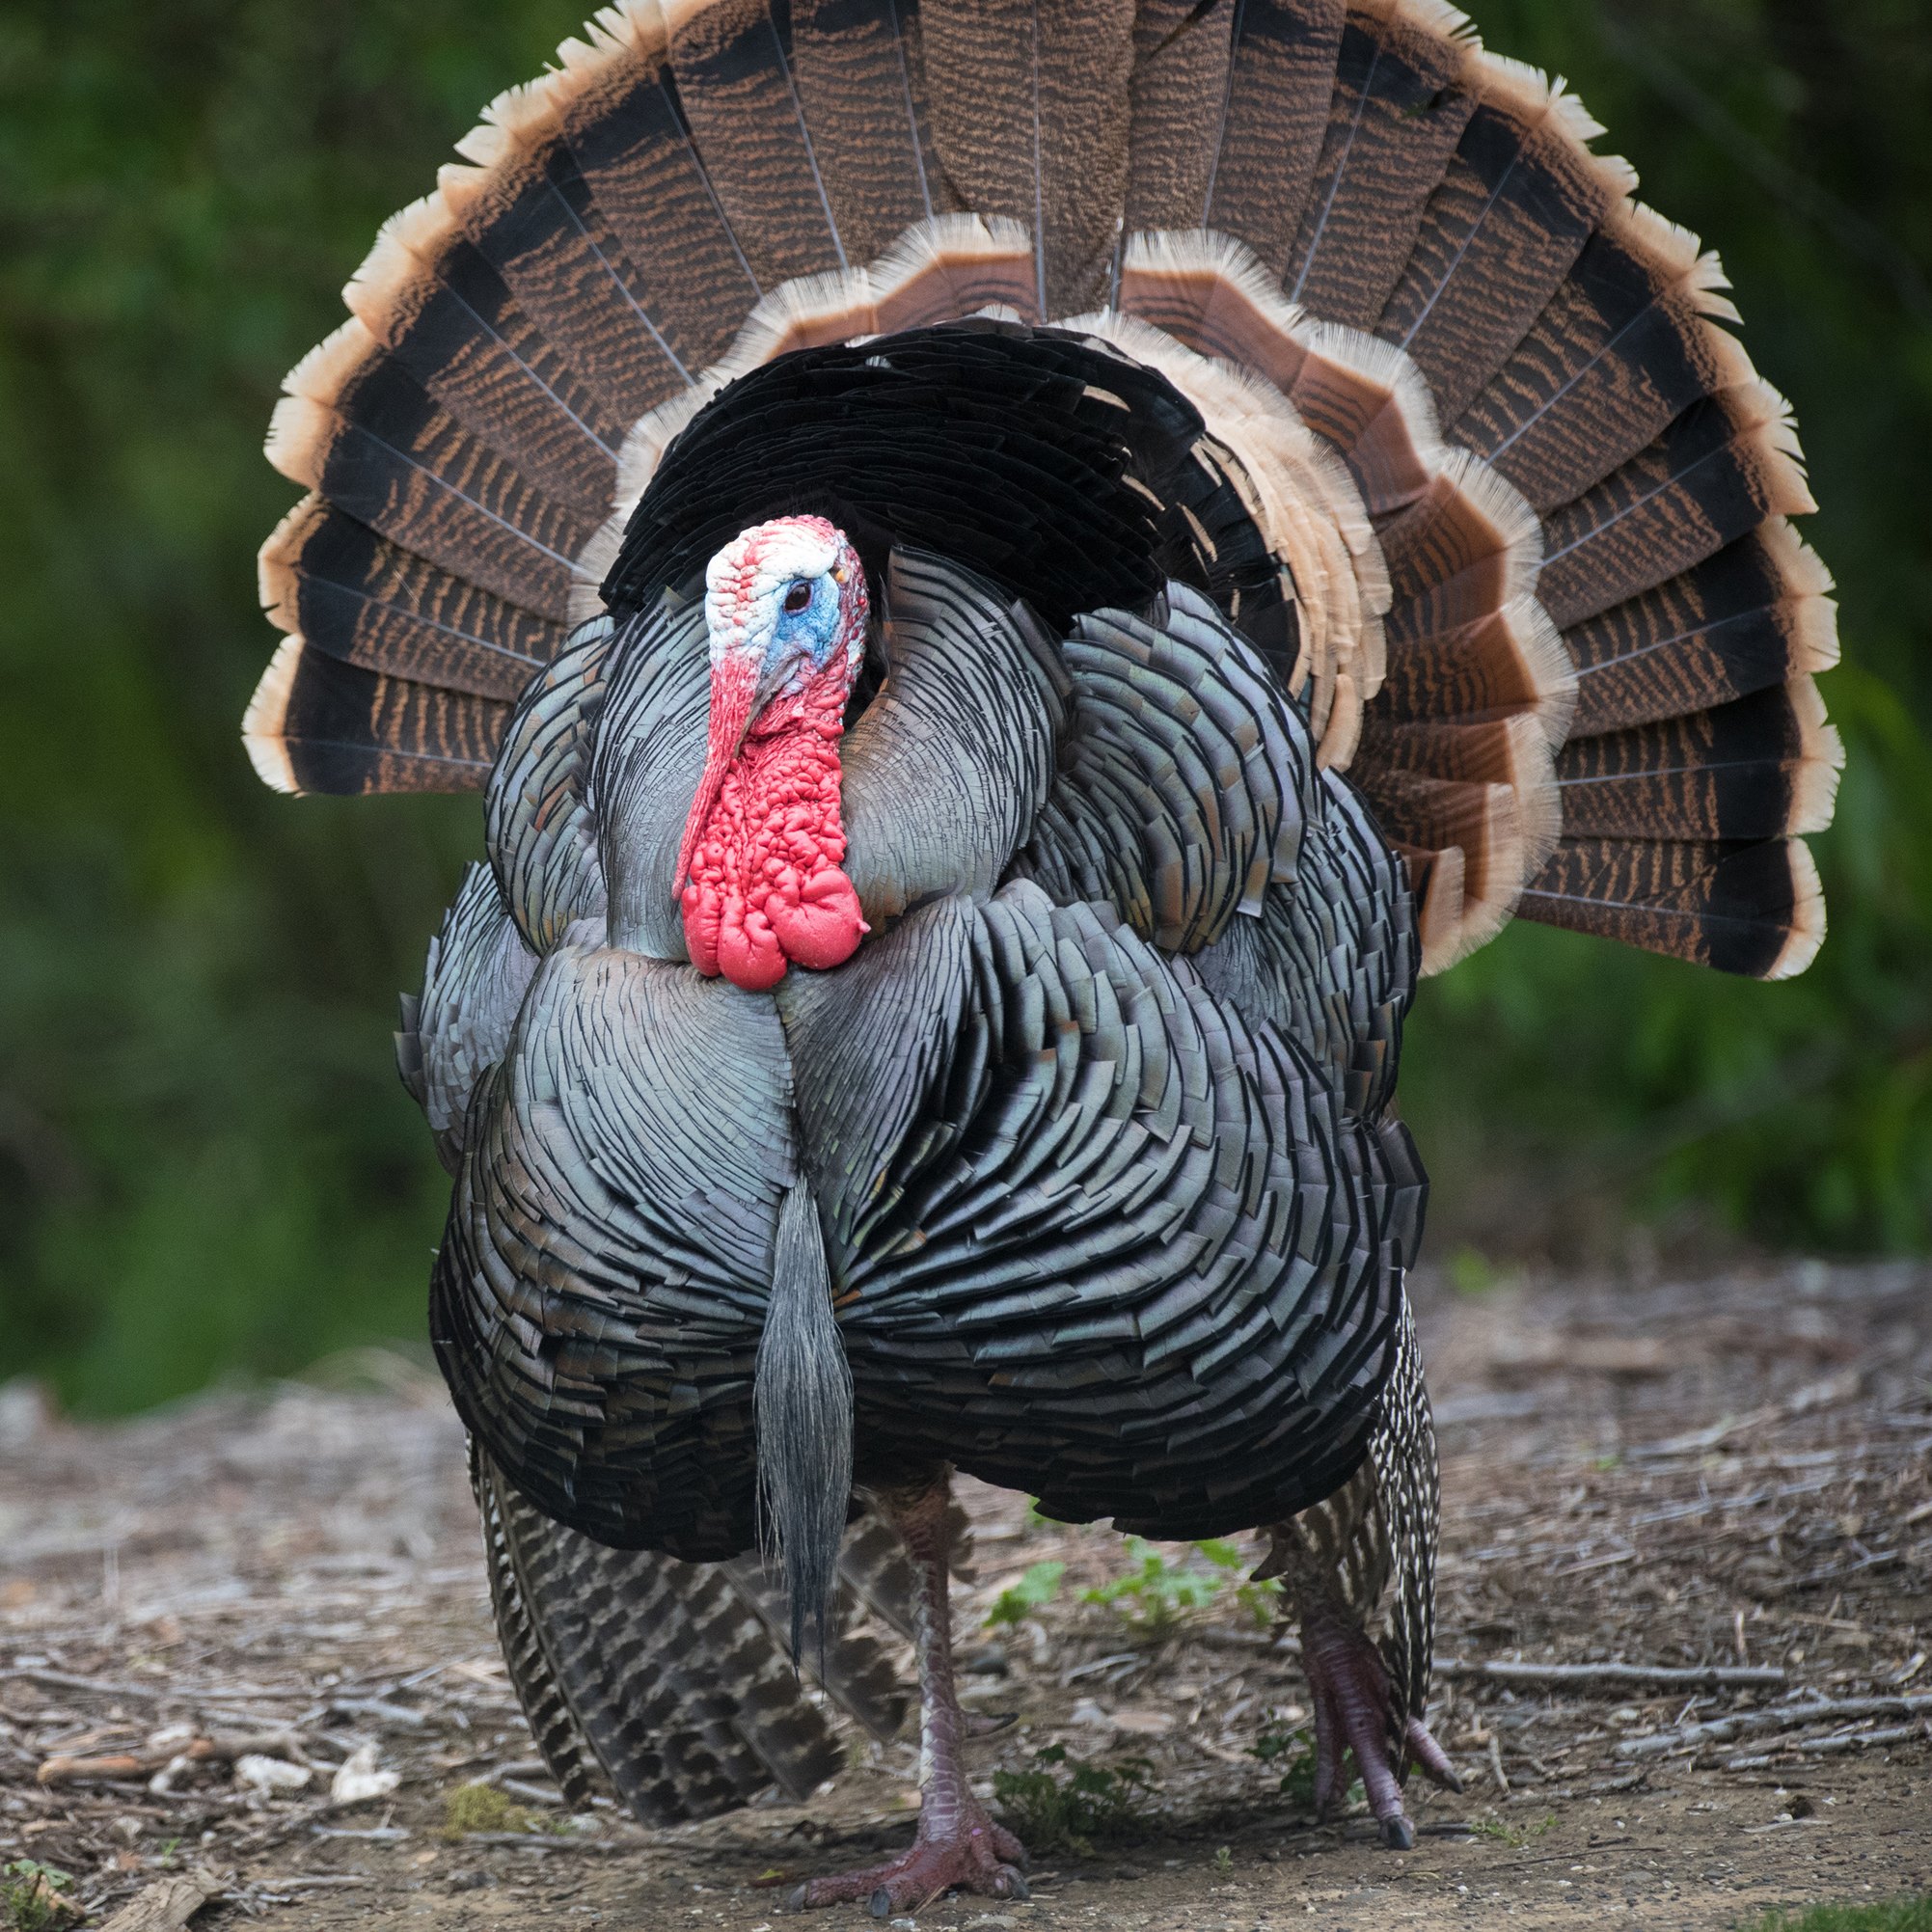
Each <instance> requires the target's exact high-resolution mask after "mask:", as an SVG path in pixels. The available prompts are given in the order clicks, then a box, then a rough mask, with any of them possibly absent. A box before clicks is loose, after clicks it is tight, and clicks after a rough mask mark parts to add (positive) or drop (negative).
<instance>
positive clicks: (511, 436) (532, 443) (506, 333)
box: [342, 195, 626, 520]
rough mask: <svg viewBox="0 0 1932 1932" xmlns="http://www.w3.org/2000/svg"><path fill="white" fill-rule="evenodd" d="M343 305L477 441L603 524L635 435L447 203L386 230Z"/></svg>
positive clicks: (415, 210) (409, 213) (429, 204)
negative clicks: (521, 306) (624, 449)
mask: <svg viewBox="0 0 1932 1932" xmlns="http://www.w3.org/2000/svg"><path fill="white" fill-rule="evenodd" d="M342 299H343V300H344V301H345V302H346V303H347V304H348V306H349V309H350V312H351V313H353V314H354V315H355V316H356V318H357V319H358V320H359V321H360V322H361V323H362V324H363V326H364V327H365V328H366V329H367V331H368V332H369V334H370V335H371V336H372V337H373V338H374V339H375V340H376V341H378V342H380V343H381V344H382V346H383V348H384V349H385V350H386V351H387V352H388V354H389V355H391V356H392V357H394V358H395V361H396V362H397V363H399V364H400V365H401V366H402V367H404V368H405V369H407V370H408V371H409V373H410V374H411V375H412V376H413V377H414V378H415V379H416V381H417V382H419V383H420V384H421V385H422V388H423V389H424V390H425V391H426V392H427V393H428V394H429V395H431V396H433V397H434V398H435V399H436V401H437V402H438V403H440V404H441V405H442V406H443V407H444V408H445V409H447V410H448V411H449V414H450V415H451V416H452V417H453V418H454V419H455V420H456V422H458V423H460V424H461V425H462V427H463V429H464V430H465V431H466V432H467V433H468V434H469V435H471V436H473V437H475V438H476V441H477V442H478V443H481V444H484V445H486V446H487V447H488V448H490V449H494V450H496V451H497V452H498V454H500V455H502V456H504V457H506V458H507V459H508V460H509V461H510V462H511V463H513V464H514V465H515V466H516V467H517V469H518V470H519V471H520V472H521V473H522V474H523V475H524V476H528V477H529V478H530V479H531V482H533V483H535V484H536V485H538V486H539V487H541V488H543V489H545V490H546V491H548V492H549V493H550V494H551V495H553V496H555V497H556V498H557V499H558V501H559V502H561V503H567V504H568V505H569V506H570V507H571V508H572V509H573V510H575V511H576V513H577V514H578V515H579V516H580V517H585V518H589V519H592V520H595V519H598V518H601V517H602V516H603V514H604V512H605V510H606V508H607V507H608V505H609V503H610V501H611V489H612V484H613V483H614V482H615V480H616V465H617V450H618V449H619V448H620V447H621V445H622V441H623V432H624V428H625V426H626V425H625V424H624V423H623V422H619V421H618V420H617V419H616V418H615V417H613V416H612V415H611V414H610V412H609V411H608V410H607V409H606V408H605V407H604V405H603V403H602V402H601V400H600V398H599V397H598V396H596V395H594V394H593V393H592V392H590V391H589V390H587V389H586V388H585V386H584V385H583V384H582V383H581V382H579V381H578V380H577V378H576V376H575V375H574V374H573V373H572V371H571V369H570V367H569V366H568V365H567V364H566V363H565V362H564V361H563V359H562V358H561V357H560V356H558V354H557V352H556V350H555V349H553V348H552V347H551V346H550V344H549V343H548V342H546V341H545V340H544V339H543V337H542V336H541V334H540V333H539V332H538V331H537V330H536V329H534V328H533V327H531V323H530V321H529V319H528V317H526V316H525V315H524V314H523V313H522V312H521V311H520V310H518V308H517V306H516V302H515V298H514V297H513V296H512V295H511V293H510V291H509V287H508V285H507V284H505V283H504V281H503V277H502V276H500V275H499V274H498V273H497V272H496V270H495V269H493V268H492V267H491V266H490V264H489V263H488V262H487V261H485V260H484V259H483V258H482V257H481V256H480V255H479V254H478V253H477V252H476V249H475V248H474V247H473V246H472V245H471V244H470V243H469V242H468V241H467V240H466V239H465V238H464V236H463V235H462V233H461V231H460V230H458V228H457V227H456V224H455V222H454V220H453V219H452V218H451V216H450V215H449V209H448V207H447V206H446V205H445V204H444V203H443V200H442V198H441V196H437V195H432V196H430V197H428V198H427V199H426V200H424V201H421V202H417V203H415V204H413V205H411V206H410V207H407V208H404V209H403V210H402V212H401V213H400V214H397V215H394V216H392V217H391V218H390V220H389V221H387V222H386V223H384V225H383V229H382V232H381V234H380V235H379V236H378V237H377V239H376V245H375V247H374V248H373V249H371V250H370V251H369V255H368V257H367V259H366V260H365V261H364V263H363V265H362V266H361V267H360V268H359V269H357V270H356V272H355V274H354V275H353V276H352V277H351V278H350V280H349V285H348V286H347V287H346V288H345V289H344V290H343V291H342Z"/></svg>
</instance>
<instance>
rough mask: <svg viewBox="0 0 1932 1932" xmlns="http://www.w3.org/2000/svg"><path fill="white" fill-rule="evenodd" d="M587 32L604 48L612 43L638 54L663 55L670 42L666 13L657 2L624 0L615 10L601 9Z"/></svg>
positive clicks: (651, 0) (612, 8)
mask: <svg viewBox="0 0 1932 1932" xmlns="http://www.w3.org/2000/svg"><path fill="white" fill-rule="evenodd" d="M585 31H586V32H587V33H588V34H589V35H590V36H591V38H592V40H593V41H596V42H597V43H598V44H599V45H600V46H601V45H603V44H606V43H608V44H609V45H611V46H614V47H623V48H628V49H629V50H630V51H631V52H633V53H637V54H642V55H649V54H653V53H659V54H661V53H662V52H663V51H664V45H665V40H666V31H665V19H664V10H663V8H661V7H660V6H659V5H658V4H657V0H621V4H619V5H617V6H614V7H600V8H599V9H598V10H597V12H596V14H594V15H593V16H592V18H591V20H590V24H589V26H588V27H587V28H586V29H585ZM564 44H565V45H566V46H568V45H569V44H570V43H569V42H568V41H565V42H564Z"/></svg>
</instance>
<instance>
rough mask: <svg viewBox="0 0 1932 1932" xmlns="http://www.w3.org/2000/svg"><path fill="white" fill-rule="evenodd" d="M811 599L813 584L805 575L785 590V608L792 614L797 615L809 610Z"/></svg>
mask: <svg viewBox="0 0 1932 1932" xmlns="http://www.w3.org/2000/svg"><path fill="white" fill-rule="evenodd" d="M811 601H812V586H811V585H810V584H809V583H808V582H807V581H806V580H805V579H804V578H803V577H801V578H800V579H799V581H798V582H797V583H796V584H794V585H792V587H791V588H790V589H789V590H787V591H786V592H785V610H786V612H787V613H788V614H790V615H791V616H794V617H796V616H797V615H798V614H799V612H801V611H807V610H809V609H810V608H811Z"/></svg>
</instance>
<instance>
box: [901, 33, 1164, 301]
mask: <svg viewBox="0 0 1932 1932" xmlns="http://www.w3.org/2000/svg"><path fill="white" fill-rule="evenodd" d="M919 17H920V22H921V28H922V32H923V34H924V44H925V56H926V70H927V78H928V83H929V86H930V90H931V102H932V113H933V130H934V136H935V143H936V146H937V148H938V150H939V166H940V171H941V175H942V177H943V179H944V180H945V182H946V184H947V186H948V188H949V189H950V191H951V194H952V196H953V197H954V198H955V202H956V204H957V205H958V206H961V207H966V208H970V209H972V210H974V211H975V212H977V213H980V214H987V215H1003V216H1006V217H1008V218H1009V219H1011V220H1014V221H1019V222H1022V223H1024V224H1025V226H1026V228H1027V230H1028V231H1029V232H1030V233H1031V234H1032V236H1033V238H1034V249H1035V255H1036V269H1035V286H1034V296H1033V301H1032V302H1031V303H1030V304H1029V305H1028V309H1027V311H1025V312H1023V313H1029V314H1030V316H1031V317H1032V318H1033V319H1036V320H1040V321H1045V320H1046V319H1048V317H1049V316H1052V315H1068V314H1074V313H1079V312H1081V311H1084V310H1087V309H1091V308H1094V307H1095V306H1097V305H1098V304H1099V303H1100V302H1102V300H1104V299H1105V287H1106V281H1107V273H1108V269H1109V266H1110V264H1111V261H1112V259H1113V253H1114V244H1115V240H1116V237H1117V234H1118V231H1119V223H1120V211H1121V206H1122V201H1123V197H1124V195H1125V191H1126V182H1127V152H1128V124H1129V108H1128V76H1129V72H1130V70H1131V68H1132V63H1133V8H1132V5H1131V0H925V5H924V6H923V7H922V8H921V10H920V16H919Z"/></svg>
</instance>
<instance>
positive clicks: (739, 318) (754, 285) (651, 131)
mask: <svg viewBox="0 0 1932 1932" xmlns="http://www.w3.org/2000/svg"><path fill="white" fill-rule="evenodd" d="M586 31H587V32H588V34H589V37H590V38H589V42H588V43H587V44H586V43H585V42H584V41H565V42H564V44H563V46H562V48H561V49H560V58H561V62H562V71H561V73H560V74H558V75H557V76H555V77H554V78H553V79H552V80H551V82H550V83H549V85H550V89H551V95H552V99H553V102H554V104H555V106H556V109H557V117H558V126H559V127H560V128H561V130H562V134H563V139H564V141H565V143H566V144H567V145H568V148H569V150H570V155H571V158H572V160H573V161H574V162H575V164H576V168H577V172H578V174H579V176H580V177H582V179H583V180H584V182H585V186H586V187H587V188H588V189H589V191H590V194H591V197H592V199H593V200H594V201H595V202H596V204H597V206H598V207H599V208H600V209H601V210H602V212H603V215H604V218H605V220H606V221H607V222H609V224H610V227H611V231H612V233H613V234H614V235H615V236H616V237H617V240H618V242H619V243H620V244H621V245H622V248H623V250H624V253H625V255H626V257H627V258H628V259H629V260H630V262H631V263H632V265H633V273H634V275H635V276H636V277H637V278H638V280H639V283H640V284H641V286H642V290H643V304H644V309H645V312H646V313H648V315H649V316H650V319H651V326H652V327H653V328H654V329H655V330H656V331H657V335H658V339H659V340H661V341H662V342H663V344H664V347H665V352H666V354H667V356H669V357H670V358H671V359H672V360H673V361H674V362H675V363H676V365H677V367H679V369H680V370H681V371H682V372H683V373H684V375H685V377H686V378H687V379H690V378H692V377H694V376H695V375H696V373H697V372H698V371H699V370H700V369H702V368H703V367H705V366H706V365H707V364H708V363H712V362H715V361H716V360H717V359H718V358H719V357H720V356H721V355H722V354H723V353H724V351H725V349H726V348H727V347H729V346H730V342H731V338H732V337H733V336H734V335H736V334H737V332H738V329H739V326H740V324H741V323H742V322H743V321H744V319H745V312H746V310H747V309H748V307H749V306H750V305H751V304H752V303H753V302H755V301H756V300H757V299H758V297H759V295H760V293H761V292H762V289H763V285H762V284H761V283H760V282H759V280H758V278H757V276H756V274H755V273H754V272H753V269H752V267H751V263H750V261H749V260H748V258H747V256H746V253H745V249H744V245H743V244H742V243H741V242H740V240H739V238H738V236H737V235H736V234H734V233H733V232H732V230H731V225H730V223H729V222H728V221H727V220H726V219H725V216H724V210H723V208H722V206H721V204H720V202H719V199H718V193H717V190H716V189H715V188H714V187H713V186H712V183H711V180H710V177H708V176H707V175H706V173H705V171H704V165H703V163H702V161H700V160H699V158H698V154H697V150H696V149H695V148H694V146H693V145H692V141H691V133H690V129H689V128H688V126H687V125H686V123H685V120H684V116H683V113H682V111H681V109H680V106H679V99H678V92H677V85H676V82H675V80H674V79H673V77H672V74H671V70H670V65H669V58H668V51H669V50H668V47H667V42H666V40H665V35H664V23H663V20H662V17H660V16H656V15H652V14H645V12H644V10H642V9H641V8H636V9H622V8H613V9H611V10H610V11H608V12H607V13H605V14H601V15H600V16H599V17H598V19H597V21H596V22H595V23H594V24H593V25H592V26H591V27H590V28H589V29H587V30H586Z"/></svg>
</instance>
